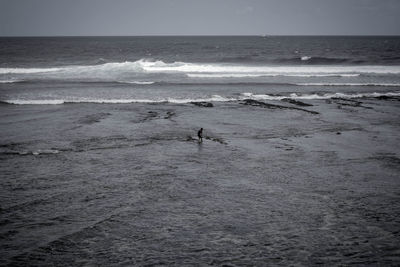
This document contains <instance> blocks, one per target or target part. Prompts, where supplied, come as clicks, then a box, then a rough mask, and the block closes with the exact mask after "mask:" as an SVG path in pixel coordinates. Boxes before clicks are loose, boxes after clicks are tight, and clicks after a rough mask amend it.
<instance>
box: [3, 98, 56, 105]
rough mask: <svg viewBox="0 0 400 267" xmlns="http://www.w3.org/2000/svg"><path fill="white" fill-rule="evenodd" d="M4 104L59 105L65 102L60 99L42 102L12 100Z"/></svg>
mask: <svg viewBox="0 0 400 267" xmlns="http://www.w3.org/2000/svg"><path fill="white" fill-rule="evenodd" d="M3 102H6V103H9V104H16V105H59V104H64V100H59V99H40V100H35V99H34V100H25V99H10V100H4V101H3Z"/></svg>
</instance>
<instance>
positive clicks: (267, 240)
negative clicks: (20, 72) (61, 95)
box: [0, 96, 400, 266]
mask: <svg viewBox="0 0 400 267" xmlns="http://www.w3.org/2000/svg"><path fill="white" fill-rule="evenodd" d="M399 100H400V99H399V98H398V96H381V97H361V98H337V97H336V98H335V97H333V98H332V97H331V98H326V99H300V100H299V99H297V100H295V101H293V99H292V100H291V101H289V100H287V99H286V100H285V99H281V100H274V101H271V100H268V99H267V100H265V99H264V100H262V101H259V100H255V98H252V99H248V100H246V98H245V97H244V98H243V99H241V100H235V101H221V102H218V101H217V102H215V101H214V102H213V101H210V102H207V103H211V105H208V104H207V103H200V104H199V103H196V104H193V103H190V102H188V103H127V104H98V103H66V104H59V105H45V104H40V105H13V104H6V103H2V104H0V126H1V131H0V140H1V144H0V170H1V173H2V175H1V176H2V178H1V179H0V183H1V186H0V190H1V193H0V200H1V201H0V203H1V206H0V220H1V221H0V224H1V230H0V236H1V238H0V239H1V241H0V246H1V250H0V251H1V252H0V265H5V266H6V265H12V266H26V265H29V266H97V265H100V266H116V265H118V266H150V265H167V266H170V265H172V266H208V265H216V266H224V265H225V266H247V265H249V266H250V265H251V266H265V265H278V266H289V265H296V266H297V265H302V266H314V265H330V266H332V265H375V266H376V265H384V266H394V265H397V264H398V263H399V261H400V250H399V246H398V244H399V241H400V221H399V220H400V219H399V218H400V216H399V215H400V204H399V203H400V201H399V200H400V190H399V189H400V186H399V185H400V180H399V173H400V169H399V168H400V159H399V157H400V156H399V141H400V136H399V134H398V133H399V131H400V124H399V114H400V101H399ZM201 127H202V128H204V141H203V142H202V143H199V142H198V141H197V136H196V134H197V131H198V129H200V128H201Z"/></svg>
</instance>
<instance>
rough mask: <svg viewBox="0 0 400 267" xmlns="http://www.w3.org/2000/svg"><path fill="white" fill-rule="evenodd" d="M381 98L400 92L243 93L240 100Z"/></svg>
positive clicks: (397, 94)
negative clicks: (275, 94)
mask: <svg viewBox="0 0 400 267" xmlns="http://www.w3.org/2000/svg"><path fill="white" fill-rule="evenodd" d="M380 96H400V92H388V93H377V92H373V93H354V94H346V93H339V92H338V93H325V94H296V93H292V94H290V95H289V96H274V95H268V94H252V93H243V94H242V97H241V98H240V100H243V99H253V100H282V99H284V98H290V99H308V100H314V99H331V98H362V97H380Z"/></svg>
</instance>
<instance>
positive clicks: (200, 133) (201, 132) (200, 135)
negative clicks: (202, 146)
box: [197, 128, 203, 143]
mask: <svg viewBox="0 0 400 267" xmlns="http://www.w3.org/2000/svg"><path fill="white" fill-rule="evenodd" d="M197 136H198V137H199V143H203V128H201V129H200V130H199V131H198V132H197Z"/></svg>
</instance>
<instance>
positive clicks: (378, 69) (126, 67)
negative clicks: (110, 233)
mask: <svg viewBox="0 0 400 267" xmlns="http://www.w3.org/2000/svg"><path fill="white" fill-rule="evenodd" d="M48 72H49V73H54V72H56V73H61V74H75V75H76V74H79V75H82V74H85V73H86V74H93V73H95V74H96V73H97V74H101V73H103V74H109V73H110V72H111V73H112V72H116V73H121V72H133V73H135V72H149V73H184V74H189V75H193V74H203V75H207V74H214V75H217V74H220V75H225V74H226V75H239V74H242V75H244V74H246V75H250V76H251V75H263V76H271V75H282V76H292V75H357V74H400V66H340V65H334V66H332V65H313V66H304V65H300V66H294V65H289V66H273V65H240V64H217V63H213V64H204V63H187V62H173V63H165V62H163V61H147V60H143V59H141V60H138V61H134V62H130V61H126V62H114V63H104V64H99V65H90V66H68V67H55V68H0V74H35V73H37V74H41V73H42V74H43V73H48ZM73 77H74V76H73Z"/></svg>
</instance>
